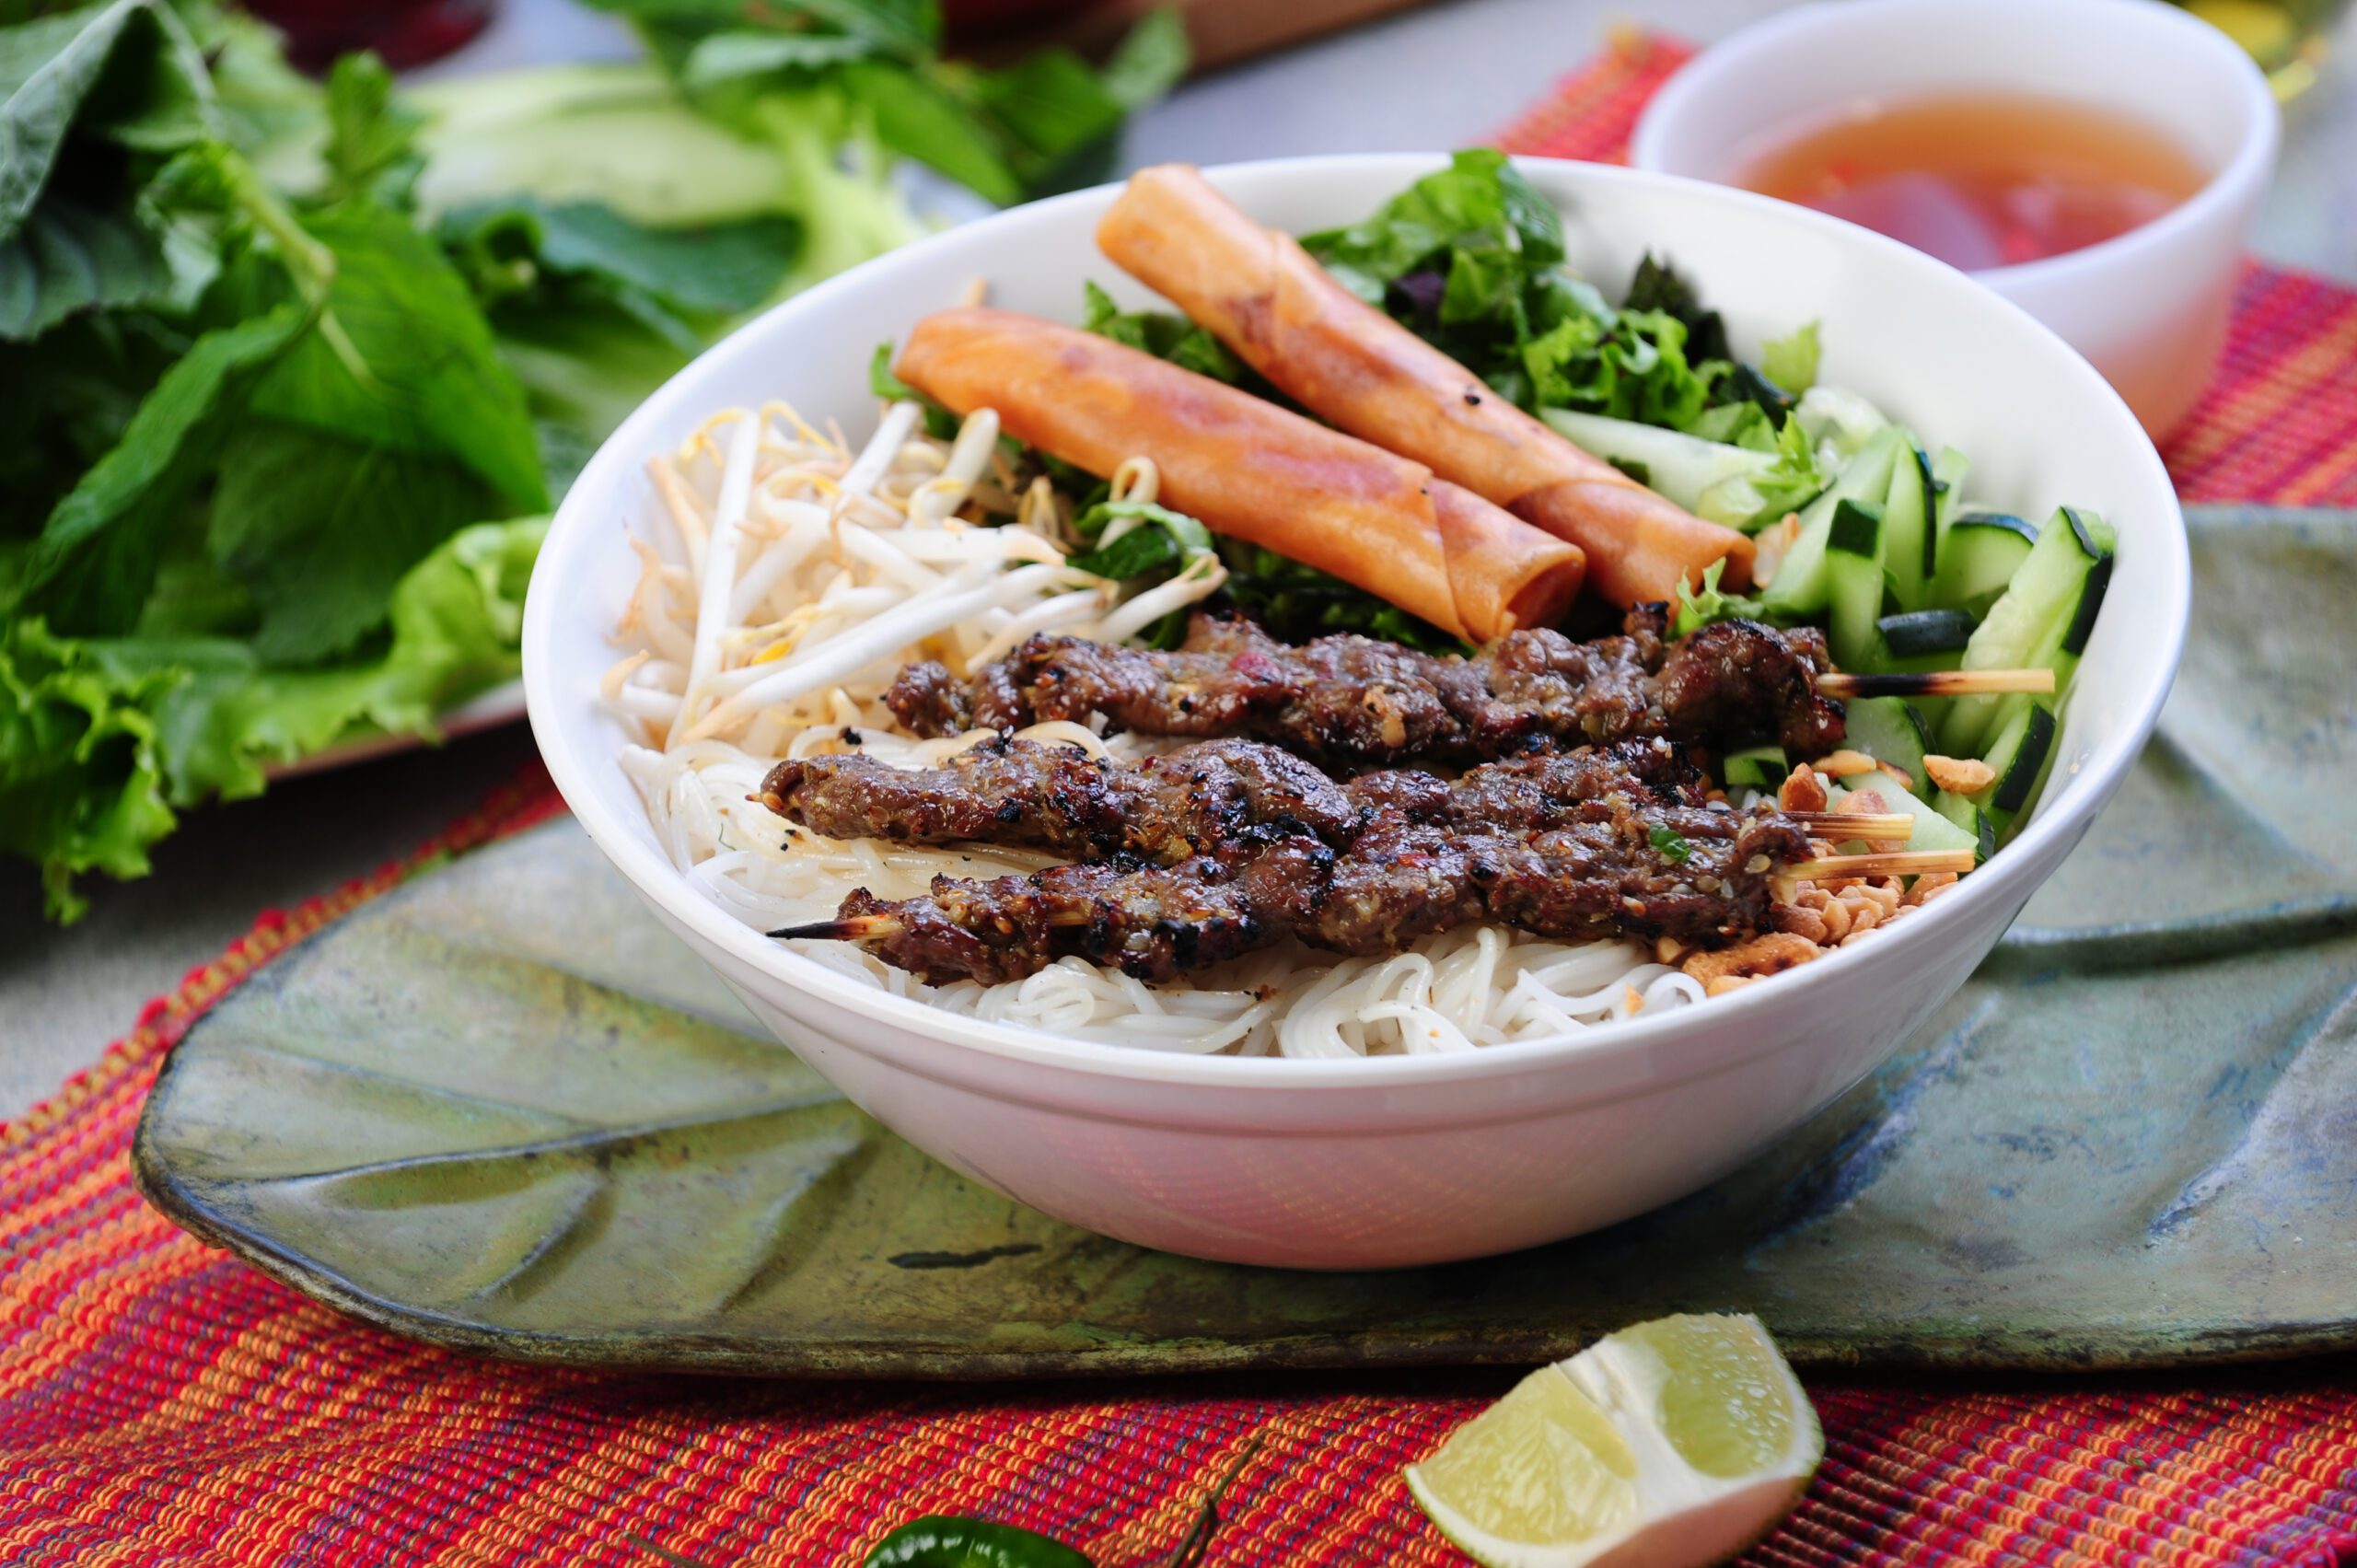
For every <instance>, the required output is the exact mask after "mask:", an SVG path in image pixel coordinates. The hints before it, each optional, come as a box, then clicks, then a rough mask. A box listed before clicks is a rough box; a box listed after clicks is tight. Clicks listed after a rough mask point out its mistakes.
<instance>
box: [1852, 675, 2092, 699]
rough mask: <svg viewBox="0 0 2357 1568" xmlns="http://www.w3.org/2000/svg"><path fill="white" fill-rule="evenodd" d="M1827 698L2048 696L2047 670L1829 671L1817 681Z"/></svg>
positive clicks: (2050, 679) (2051, 686) (2050, 678)
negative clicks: (2022, 694)
mask: <svg viewBox="0 0 2357 1568" xmlns="http://www.w3.org/2000/svg"><path fill="white" fill-rule="evenodd" d="M1817 690H1818V691H1821V692H1823V693H1824V694H1825V695H1827V696H1829V697H1994V696H2004V695H2009V694H2011V693H2014V692H2017V691H2023V692H2028V693H2030V694H2032V695H2035V696H2051V695H2053V692H2054V672H2053V671H2052V670H2050V669H1927V670H1922V671H1920V672H1918V673H1915V674H1912V675H1856V674H1852V672H1850V671H1849V670H1843V669H1836V670H1829V671H1827V672H1826V673H1825V674H1823V675H1820V676H1818V677H1817Z"/></svg>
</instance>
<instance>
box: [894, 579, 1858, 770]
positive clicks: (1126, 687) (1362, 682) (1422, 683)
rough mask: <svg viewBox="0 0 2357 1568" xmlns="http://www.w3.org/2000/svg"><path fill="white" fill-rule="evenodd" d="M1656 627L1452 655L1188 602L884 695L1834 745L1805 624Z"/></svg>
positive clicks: (1834, 723) (1168, 715) (936, 720)
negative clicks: (1671, 633)
mask: <svg viewBox="0 0 2357 1568" xmlns="http://www.w3.org/2000/svg"><path fill="white" fill-rule="evenodd" d="M1663 626H1664V621H1663V616H1662V613H1661V610H1660V607H1658V606H1641V607H1640V608H1639V609H1637V610H1631V612H1630V615H1629V620H1628V622H1627V624H1626V625H1625V627H1624V628H1623V630H1622V632H1621V633H1620V635H1618V636H1611V637H1599V638H1597V639H1596V640H1595V641H1593V642H1587V643H1575V642H1573V641H1572V640H1571V639H1570V638H1568V637H1565V636H1563V635H1562V633H1557V632H1550V631H1543V630H1542V631H1530V632H1514V633H1508V634H1507V635H1506V636H1504V637H1502V638H1500V639H1499V640H1498V641H1496V642H1494V643H1492V644H1491V645H1489V646H1488V647H1486V648H1484V649H1483V650H1482V651H1481V652H1480V653H1479V654H1476V655H1474V656H1472V657H1470V658H1460V657H1457V656H1453V655H1435V654H1425V653H1419V652H1417V651H1416V650H1414V649H1412V648H1406V647H1402V646H1400V645H1398V644H1396V643H1387V642H1382V641H1378V640H1376V639H1372V638H1366V637H1359V636H1353V635H1342V636H1333V637H1320V638H1318V640H1317V641H1315V642H1311V643H1306V644H1304V645H1301V646H1299V647H1293V646H1289V645H1285V644H1283V643H1280V642H1277V641H1276V640H1274V639H1273V638H1271V637H1270V636H1269V635H1268V634H1267V633H1263V632H1262V631H1260V628H1259V627H1257V626H1255V625H1253V624H1252V623H1251V622H1250V621H1244V620H1240V619H1237V618H1236V617H1233V616H1222V615H1216V614H1209V613H1203V614H1198V615H1197V616H1196V617H1195V618H1194V620H1193V621H1192V622H1191V623H1190V629H1189V632H1188V636H1187V641H1186V642H1185V643H1184V644H1183V645H1181V646H1180V647H1179V648H1178V649H1177V650H1176V651H1173V652H1169V653H1158V652H1154V651H1150V650H1146V649H1138V648H1123V647H1116V646H1111V645H1106V644H1101V643H1092V642H1088V641H1086V640H1084V639H1080V638H1074V637H1062V636H1048V635H1041V636H1037V637H1033V638H1031V639H1029V640H1028V641H1027V642H1025V643H1024V644H1023V645H1021V646H1020V647H1018V648H1016V650H1015V652H1014V653H1013V654H1011V655H1009V656H1007V657H1006V659H1004V661H1002V662H1001V663H999V664H995V665H992V666H990V667H988V668H985V669H983V670H982V671H981V672H980V673H979V674H978V675H977V676H976V677H975V678H974V679H972V680H971V681H966V682H960V681H958V680H957V679H955V678H953V677H952V676H951V675H950V674H949V672H948V671H947V670H946V669H945V668H942V667H941V666H940V665H937V664H915V665H911V666H909V667H908V668H905V669H903V670H902V671H901V672H900V677H899V679H896V680H895V681H894V682H893V684H892V688H891V690H890V691H888V693H887V694H886V697H885V701H886V703H888V704H889V705H890V707H891V709H892V711H893V713H894V714H897V715H898V716H899V717H900V720H901V722H902V723H904V724H906V725H908V726H910V727H911V728H912V729H915V730H916V731H917V732H918V733H920V734H927V735H948V734H956V733H958V732H959V731H961V730H964V729H969V728H973V727H977V726H988V727H991V728H996V729H1002V730H1004V729H1016V728H1020V727H1022V726H1026V725H1028V724H1034V723H1039V722H1041V721H1044V720H1050V719H1068V720H1074V721H1079V722H1084V723H1085V722H1086V721H1087V719H1088V717H1089V715H1090V714H1099V713H1101V714H1104V715H1105V717H1106V718H1107V720H1108V721H1109V723H1110V724H1111V725H1112V726H1113V727H1114V728H1116V729H1129V730H1135V731H1138V732H1139V733H1142V734H1149V735H1174V736H1202V737H1210V736H1232V735H1248V736H1254V737H1258V738H1262V739H1266V740H1273V741H1276V742H1279V743H1280V744H1283V745H1285V746H1289V747H1292V748H1293V749H1295V750H1298V751H1300V752H1302V753H1304V754H1305V755H1308V756H1314V757H1319V758H1324V759H1327V760H1329V761H1354V762H1361V763H1374V764H1383V763H1390V762H1398V761H1408V760H1411V759H1427V758H1454V759H1472V758H1483V757H1500V756H1505V755H1509V754H1511V753H1513V752H1515V751H1516V750H1519V749H1524V748H1526V747H1528V746H1530V745H1532V744H1535V743H1543V742H1552V743H1554V744H1558V745H1578V744H1581V743H1584V742H1596V743H1601V742H1605V741H1611V740H1619V739H1624V738H1630V737H1632V736H1652V735H1660V736H1667V737H1669V738H1675V739H1683V740H1700V741H1710V742H1714V743H1719V742H1725V741H1729V740H1733V739H1737V738H1748V737H1750V736H1753V735H1760V734H1765V735H1771V736H1773V737H1774V738H1777V739H1778V740H1780V741H1781V742H1782V744H1783V746H1784V747H1785V749H1787V750H1790V751H1792V752H1794V754H1795V755H1802V756H1822V755H1824V754H1826V753H1827V752H1829V751H1831V750H1833V749H1836V748H1838V747H1839V745H1840V741H1841V737H1842V711H1841V706H1840V703H1836V702H1834V701H1832V700H1831V699H1829V698H1827V697H1825V696H1822V695H1821V694H1819V693H1818V691H1817V683H1816V677H1817V675H1818V674H1820V673H1821V672H1823V671H1824V670H1826V669H1828V668H1829V660H1828V659H1827V657H1826V650H1825V638H1824V635H1823V633H1819V632H1817V631H1815V630H1814V629H1810V628H1805V627H1804V628H1799V629H1795V630H1793V631H1788V632H1780V631H1777V630H1776V629H1774V628H1772V627H1769V626H1763V625H1760V624H1759V623H1758V622H1756V621H1719V622H1716V623H1714V624H1713V625H1710V626H1706V627H1704V628H1702V629H1701V631H1699V632H1697V633H1694V634H1693V635H1692V636H1690V637H1688V638H1686V639H1684V640H1683V641H1682V642H1678V643H1676V644H1671V643H1668V642H1667V641H1666V639H1665V637H1664V635H1663Z"/></svg>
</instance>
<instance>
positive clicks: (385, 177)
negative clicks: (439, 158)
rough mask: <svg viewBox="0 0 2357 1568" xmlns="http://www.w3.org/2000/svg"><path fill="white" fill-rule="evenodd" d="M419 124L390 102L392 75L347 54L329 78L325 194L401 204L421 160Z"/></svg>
mask: <svg viewBox="0 0 2357 1568" xmlns="http://www.w3.org/2000/svg"><path fill="white" fill-rule="evenodd" d="M422 123H423V120H422V118H421V117H420V116H418V115H416V114H414V113H412V112H411V111H410V110H405V109H403V108H401V105H400V104H398V103H396V102H395V101H394V100H393V74H392V73H391V72H390V71H388V70H387V69H385V63H384V62H383V61H381V60H379V59H377V57H376V56H375V55H374V54H347V55H345V56H344V57H343V59H341V60H338V61H337V62H336V63H335V69H334V70H333V71H331V72H330V73H329V75H328V145H327V152H326V157H327V166H328V186H327V189H328V194H329V195H330V196H331V197H333V198H336V199H339V200H344V201H354V200H362V199H366V200H369V201H375V202H381V203H385V204H387V205H389V206H400V205H404V204H406V203H407V202H408V201H409V194H410V188H411V187H412V186H413V185H415V184H416V183H417V176H418V172H419V170H421V169H422V168H424V166H425V160H424V158H422V157H419V156H418V153H417V148H416V142H417V130H418V127H419V125H420V124H422Z"/></svg>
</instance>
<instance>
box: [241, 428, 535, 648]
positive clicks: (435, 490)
mask: <svg viewBox="0 0 2357 1568" xmlns="http://www.w3.org/2000/svg"><path fill="white" fill-rule="evenodd" d="M498 510H499V504H498V500H497V497H496V496H494V495H493V494H492V493H491V491H490V490H489V488H488V487H487V486H486V485H484V483H483V482H482V481H481V480H480V479H478V478H476V477H475V476H474V475H473V474H472V473H470V472H469V471H468V470H465V469H463V468H461V467H459V465H458V464H457V463H455V462H453V461H451V460H449V459H445V458H433V457H422V456H418V455H416V454H412V453H407V452H392V451H388V450H386V449H385V448H383V447H368V446H363V445H361V444H359V443H357V442H354V441H349V440H346V439H344V438H343V437H342V436H329V435H324V434H321V433H319V432H318V431H313V430H306V429H301V428H298V427H296V426H293V425H285V424H277V423H275V422H272V421H256V422H252V423H251V424H249V425H248V426H247V427H245V428H243V429H240V430H239V431H238V433H237V435H236V436H235V437H234V439H233V440H232V441H231V442H230V443H229V446H228V448H227V450H226V452H225V453H224V454H223V456H222V459H221V470H220V479H219V482H218V484H217V486H216V488H215V494H214V500H213V510H212V529H211V533H210V537H209V541H208V542H209V547H210V550H211V552H212V555H213V559H214V561H215V563H216V564H217V565H218V566H219V567H220V569H221V570H222V571H223V572H224V573H226V574H227V575H229V576H231V577H233V578H235V579H237V580H238V582H240V583H242V584H243V585H244V586H245V587H246V589H247V591H248V592H249V593H250V595H251V596H252V598H253V602H254V604H255V605H256V606H257V607H258V608H259V609H260V610H261V626H260V628H259V629H258V630H257V631H256V632H255V633H254V635H253V639H252V640H253V646H254V649H255V651H256V652H257V653H258V654H260V655H261V657H262V658H263V660H264V661H266V662H268V663H271V664H303V663H309V662H312V661H315V660H318V659H321V658H326V657H329V656H333V655H337V654H342V653H344V652H346V651H348V650H349V649H351V648H352V647H353V646H354V645H355V644H357V643H359V642H360V641H361V639H362V638H364V637H366V636H367V635H368V633H371V632H374V631H375V630H376V629H377V627H379V626H381V625H383V624H384V621H385V617H386V614H387V612H388V607H389V601H390V598H391V596H392V591H393V586H394V585H395V584H396V583H398V582H400V581H401V576H402V575H403V574H404V573H406V572H407V571H408V570H409V569H410V568H411V567H412V565H414V564H415V563H417V562H418V561H419V559H421V558H422V557H424V555H425V554H426V553H427V552H430V551H431V550H433V548H434V547H435V545H437V544H439V543H441V542H442V540H445V539H447V537H449V536H450V535H451V534H453V533H455V532H457V531H458V530H459V528H463V527H465V526H466V525H467V524H469V523H475V522H481V521H482V520H483V519H484V518H485V517H490V516H493V515H494V514H496V512H497V511H498Z"/></svg>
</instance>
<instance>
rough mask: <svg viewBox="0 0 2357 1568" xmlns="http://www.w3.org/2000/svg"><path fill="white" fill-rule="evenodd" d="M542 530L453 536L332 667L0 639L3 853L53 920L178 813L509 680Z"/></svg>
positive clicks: (56, 639) (125, 642)
mask: <svg viewBox="0 0 2357 1568" xmlns="http://www.w3.org/2000/svg"><path fill="white" fill-rule="evenodd" d="M546 526H547V525H546V523H545V521H544V520H543V519H540V518H528V519H523V520H518V521H515V522H508V523H495V524H486V525H483V526H481V527H477V528H469V529H466V530H465V531H463V532H461V533H459V534H457V535H454V536H452V537H451V538H450V539H449V540H446V541H444V543H443V544H442V545H441V546H440V547H439V548H437V549H436V550H435V552H433V553H432V554H431V555H428V556H427V557H426V558H425V559H424V561H422V562H420V563H417V565H415V566H414V567H412V569H411V570H410V571H409V573H408V574H407V575H404V576H403V577H402V578H401V583H400V586H399V587H397V588H396V589H395V590H394V592H393V596H392V610H391V617H390V619H391V635H390V637H389V641H388V643H387V645H386V646H385V647H384V648H383V650H382V651H381V652H380V653H379V654H378V655H377V656H373V657H371V658H368V659H365V660H361V661H358V662H355V663H353V664H350V665H347V666H343V667H341V668H322V669H310V670H269V669H265V668H261V665H260V662H259V660H258V659H257V657H256V656H255V654H254V653H253V651H252V649H251V648H250V647H249V646H248V645H245V644H244V643H242V642H238V641H237V640H234V639H230V638H223V637H185V638H164V637H122V638H90V639H75V638H69V637H62V636H59V635H57V634H55V633H52V631H51V630H50V629H49V627H48V626H47V624H46V623H45V622H43V621H41V619H39V618H38V617H29V618H23V619H18V620H17V621H12V622H11V623H9V624H8V625H7V626H6V628H5V629H0V850H5V851H6V852H7V853H9V854H16V855H19V856H22V857H24V858H26V859H29V860H32V861H34V862H37V863H38V864H39V865H40V866H41V878H42V883H43V886H44V888H45V889H47V893H48V898H49V906H50V911H51V913H52V916H53V917H55V918H57V919H60V920H71V919H74V918H75V916H77V915H79V914H80V913H81V912H83V911H84V910H85V909H87V903H88V900H87V897H86V896H85V895H84V894H83V893H82V892H81V891H80V889H78V888H77V887H76V885H75V879H76V878H77V877H81V876H83V875H85V874H87V873H89V872H102V873H104V874H105V875H107V876H109V877H115V878H118V879H127V878H130V877H139V876H144V875H145V874H146V872H147V870H148V869H149V864H148V854H147V851H148V848H149V846H150V845H152V844H154V843H155V842H157V840H159V839H161V838H163V837H164V836H165V835H166V834H168V833H169V832H170V831H171V830H172V829H173V827H174V826H175V824H176V808H179V807H188V806H191V805H193V804H195V803H197V802H198V801H201V800H203V799H206V798H209V797H211V796H216V795H217V796H250V795H254V794H257V793H259V792H260V791H261V787H262V785H263V783H264V781H265V776H266V775H265V770H266V769H267V768H268V767H270V766H271V765H273V764H274V763H281V762H287V761H294V760H296V759H297V758H300V757H304V756H308V755H310V754H312V753H314V752H317V751H319V750H321V749H324V748H326V747H328V746H330V745H332V744H335V743H336V742H338V741H340V740H345V739H350V738H356V737H358V736H361V735H366V734H371V733H378V732H398V733H413V734H422V735H428V736H430V735H432V734H433V733H434V732H433V720H434V715H435V713H437V712H439V711H441V710H442V709H444V708H446V707H447V706H449V705H450V704H452V703H458V702H460V701H463V700H464V699H465V698H467V697H468V696H470V695H472V694H473V693H475V692H477V691H482V690H484V689H486V688H487V687H490V686H493V685H495V684H497V683H498V682H500V681H502V680H505V679H512V678H513V677H514V675H515V673H516V668H517V656H516V651H515V647H516V640H517V633H518V631H519V629H520V627H521V624H522V619H523V597H524V587H525V584H526V583H527V582H528V580H529V577H530V575H531V564H532V559H533V557H534V555H535V554H536V553H537V552H538V551H539V548H540V539H541V536H542V534H543V533H544V532H545V530H546Z"/></svg>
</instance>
